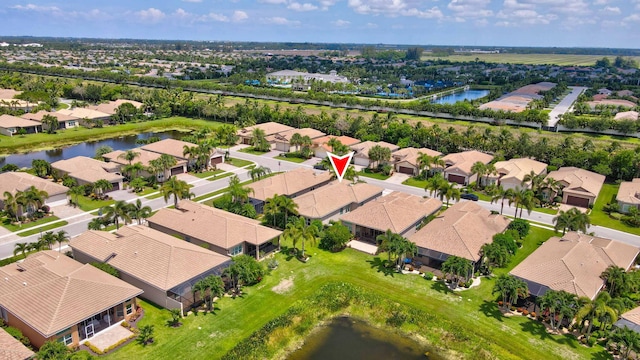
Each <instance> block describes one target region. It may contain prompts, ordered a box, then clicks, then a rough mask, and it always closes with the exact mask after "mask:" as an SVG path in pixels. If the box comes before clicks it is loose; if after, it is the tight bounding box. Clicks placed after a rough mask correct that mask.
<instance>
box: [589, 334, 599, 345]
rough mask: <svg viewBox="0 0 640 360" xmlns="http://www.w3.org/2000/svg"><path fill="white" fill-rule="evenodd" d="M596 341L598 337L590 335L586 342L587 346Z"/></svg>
mask: <svg viewBox="0 0 640 360" xmlns="http://www.w3.org/2000/svg"><path fill="white" fill-rule="evenodd" d="M597 341H598V339H596V338H595V337H593V336H592V337H590V338H589V340H587V343H588V344H589V346H593V345H595V344H596V342H597Z"/></svg>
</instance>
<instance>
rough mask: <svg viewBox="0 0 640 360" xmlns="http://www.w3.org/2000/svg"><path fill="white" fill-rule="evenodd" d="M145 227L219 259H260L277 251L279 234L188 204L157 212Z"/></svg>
mask: <svg viewBox="0 0 640 360" xmlns="http://www.w3.org/2000/svg"><path fill="white" fill-rule="evenodd" d="M147 221H148V223H149V227H150V228H152V229H155V230H159V231H161V232H163V233H165V234H170V235H174V236H179V237H181V238H182V239H184V240H186V241H188V242H191V243H194V244H196V245H198V246H206V247H207V248H208V249H210V250H212V251H215V252H217V253H218V254H222V255H229V256H236V255H240V254H248V255H251V256H255V257H256V259H259V258H260V256H261V255H260V253H261V252H264V253H265V254H268V253H270V252H271V251H273V250H275V249H277V246H276V245H275V244H273V240H274V239H276V238H277V237H279V236H280V234H282V232H281V231H278V230H274V229H271V228H268V227H266V226H262V225H261V224H260V221H258V220H254V219H249V218H246V217H244V216H241V215H236V214H233V213H230V212H227V211H224V210H220V209H216V208H214V207H211V206H207V205H203V204H198V203H196V202H193V201H189V200H182V201H180V202H179V203H178V209H168V208H164V209H160V211H158V212H157V213H155V214H154V215H153V216H152V217H150V218H148V219H147Z"/></svg>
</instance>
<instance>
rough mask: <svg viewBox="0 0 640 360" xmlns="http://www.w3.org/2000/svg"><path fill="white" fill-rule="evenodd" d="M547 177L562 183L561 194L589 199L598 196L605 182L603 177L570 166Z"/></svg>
mask: <svg viewBox="0 0 640 360" xmlns="http://www.w3.org/2000/svg"><path fill="white" fill-rule="evenodd" d="M547 177H548V178H552V179H554V180H556V181H560V182H561V183H563V185H564V186H565V187H564V188H563V189H562V191H563V192H568V193H571V194H578V195H586V196H591V197H597V196H598V193H600V189H602V185H603V184H604V180H605V177H604V175H600V174H598V173H594V172H592V171H588V170H584V169H580V168H577V167H572V166H569V167H561V168H560V169H558V170H556V171H552V172H550V173H549V174H548V175H547Z"/></svg>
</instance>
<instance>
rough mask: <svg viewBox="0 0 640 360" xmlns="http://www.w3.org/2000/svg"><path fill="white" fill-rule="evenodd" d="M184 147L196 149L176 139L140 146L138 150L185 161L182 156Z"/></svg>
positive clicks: (184, 157)
mask: <svg viewBox="0 0 640 360" xmlns="http://www.w3.org/2000/svg"><path fill="white" fill-rule="evenodd" d="M185 146H188V147H197V146H198V145H196V144H193V143H190V142H186V141H181V140H176V139H164V140H160V141H156V142H153V143H151V144H147V145H145V146H142V147H141V148H140V149H142V150H147V151H152V152H154V153H158V154H167V155H171V156H173V157H175V158H177V159H186V158H187V157H186V156H185V155H184V147H185Z"/></svg>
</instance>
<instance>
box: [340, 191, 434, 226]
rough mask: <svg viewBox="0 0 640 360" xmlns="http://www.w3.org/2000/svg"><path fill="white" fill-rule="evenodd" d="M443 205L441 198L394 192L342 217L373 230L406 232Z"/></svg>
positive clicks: (346, 220)
mask: <svg viewBox="0 0 640 360" xmlns="http://www.w3.org/2000/svg"><path fill="white" fill-rule="evenodd" d="M441 207H442V202H441V201H440V200H438V199H434V198H424V197H422V196H417V195H411V194H407V193H403V192H395V191H394V192H392V193H390V194H388V195H386V196H382V197H379V198H377V199H375V200H373V201H370V202H368V203H366V204H364V205H363V206H361V207H359V208H357V209H355V210H353V211H352V212H350V213H348V214H345V215H344V216H342V217H341V218H340V219H341V220H343V221H345V222H350V223H352V224H357V225H360V226H363V227H367V228H369V229H375V230H379V231H387V230H391V231H393V232H394V233H396V234H402V233H404V232H405V231H407V230H408V229H409V228H410V227H411V226H412V225H413V224H415V223H416V222H418V221H420V220H421V219H423V218H425V217H427V216H429V215H431V214H433V213H435V212H436V211H438V210H439V209H440V208H441Z"/></svg>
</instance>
